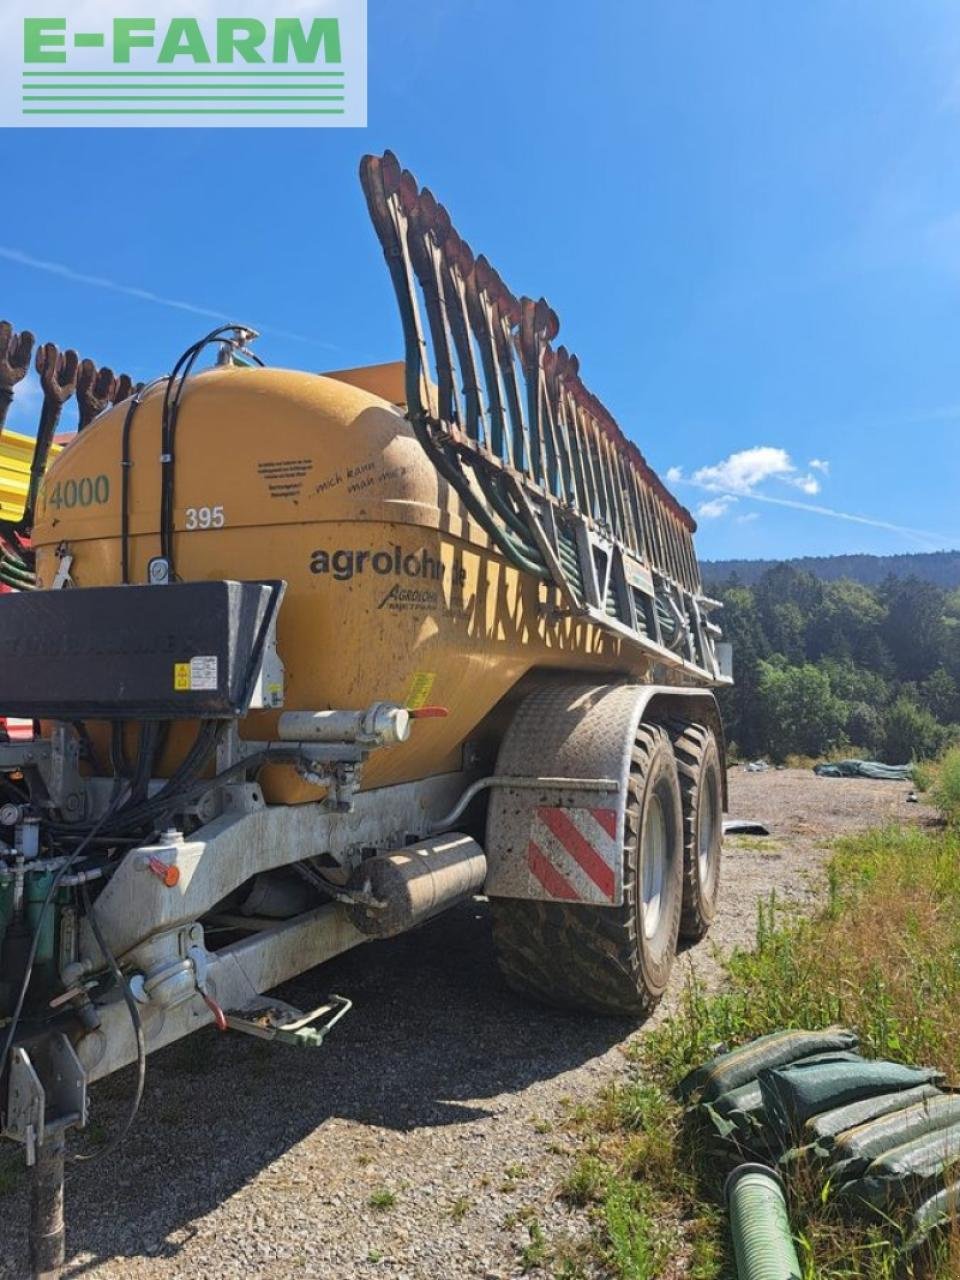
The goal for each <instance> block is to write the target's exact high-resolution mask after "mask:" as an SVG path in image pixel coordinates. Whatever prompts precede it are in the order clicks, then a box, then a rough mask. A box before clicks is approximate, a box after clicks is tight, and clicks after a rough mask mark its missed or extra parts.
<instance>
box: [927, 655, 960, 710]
mask: <svg viewBox="0 0 960 1280" xmlns="http://www.w3.org/2000/svg"><path fill="white" fill-rule="evenodd" d="M920 701H921V702H922V703H923V705H924V706H925V707H926V708H927V710H928V711H929V712H930V714H931V715H933V716H935V717H936V719H937V720H939V721H940V723H941V724H949V723H950V722H951V721H952V720H958V719H960V689H958V687H957V682H956V680H954V678H953V676H952V675H951V674H950V672H949V671H948V670H947V669H946V667H937V669H936V671H934V672H932V673H931V674H930V675H929V676H928V677H927V678H926V680H924V682H923V683H922V684H921V686H920Z"/></svg>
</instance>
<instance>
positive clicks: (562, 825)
mask: <svg viewBox="0 0 960 1280" xmlns="http://www.w3.org/2000/svg"><path fill="white" fill-rule="evenodd" d="M620 856H621V851H620V842H619V841H618V839H617V811H616V809H558V808H551V807H547V806H545V805H541V806H540V807H538V808H537V810H536V814H535V816H534V819H533V822H532V823H531V827H530V842H529V844H528V846H527V867H528V869H529V871H530V873H531V875H532V876H533V877H534V878H535V879H536V880H537V881H538V882H539V884H540V886H541V887H542V888H543V889H545V890H546V892H547V895H548V896H549V897H551V898H556V899H559V900H562V901H567V902H596V901H597V898H598V896H599V897H600V898H601V899H603V900H605V901H607V902H614V901H615V900H616V891H617V866H618V864H619V861H620Z"/></svg>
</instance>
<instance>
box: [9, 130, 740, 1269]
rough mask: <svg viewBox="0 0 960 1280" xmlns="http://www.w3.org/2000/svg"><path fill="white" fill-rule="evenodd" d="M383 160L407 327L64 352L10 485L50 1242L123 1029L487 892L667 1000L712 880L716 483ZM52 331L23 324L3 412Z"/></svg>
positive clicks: (23, 932) (19, 1062)
mask: <svg viewBox="0 0 960 1280" xmlns="http://www.w3.org/2000/svg"><path fill="white" fill-rule="evenodd" d="M361 182H362V184H363V189H364V194H365V196H366V200H367V204H368V207H369V211H370V215H371V218H372V221H373V225H374V228H375V230H376V233H377V235H378V237H379V239H380V242H381V244H382V246H383V249H384V253H385V257H386V262H387V266H388V269H389V272H390V276H391V279H392V282H393V285H394V289H395V292H396V297H397V302H398V304H399V310H400V318H401V322H402V330H403V339H404V352H405V359H404V361H403V362H401V363H398V364H395V365H384V366H377V367H373V368H362V369H353V370H342V371H339V372H335V373H330V374H326V375H324V376H317V375H314V374H309V373H299V372H292V371H290V370H283V369H270V368H265V367H263V366H262V363H261V361H260V358H259V357H258V355H256V354H255V353H254V351H253V349H252V344H253V341H254V339H255V337H256V334H255V333H254V332H253V331H252V330H250V329H248V328H244V327H241V326H236V325H230V326H225V327H223V328H220V329H217V330H215V331H214V332H213V333H210V334H208V335H207V336H206V337H204V338H203V339H201V340H200V341H198V342H196V343H195V344H193V345H192V346H191V347H189V348H188V349H187V351H186V352H185V353H184V354H183V355H182V356H181V357H180V359H179V360H178V361H177V362H176V364H175V365H174V367H173V370H172V372H171V373H170V374H169V375H166V376H163V377H160V378H158V379H157V380H156V381H155V382H152V383H149V384H147V385H141V386H137V387H134V386H132V385H131V383H130V380H129V379H127V378H121V379H117V378H115V377H114V375H113V374H112V372H111V371H110V370H109V369H97V368H96V367H95V366H94V365H93V364H92V362H90V361H82V362H81V361H79V360H78V358H77V356H76V354H75V353H74V352H72V351H71V352H66V353H61V352H59V351H58V350H57V349H56V348H55V347H53V346H52V345H50V344H48V345H47V346H44V347H41V348H40V349H39V351H38V354H37V368H38V370H39V373H40V378H41V384H42V387H43V391H44V402H43V410H42V414H41V421H40V425H39V428H38V432H37V439H36V445H35V450H34V453H33V457H32V458H31V460H30V468H29V471H30V477H28V478H27V480H26V483H21V485H20V499H19V509H18V510H16V511H11V510H10V509H9V504H12V503H14V501H15V495H14V497H11V496H10V495H7V499H6V500H7V502H8V506H7V507H5V508H4V519H3V521H2V523H0V581H2V582H3V583H4V584H5V585H6V586H7V587H8V588H10V590H9V591H8V592H7V593H6V594H4V595H3V596H2V597H0V716H4V717H17V718H19V719H20V720H21V721H22V720H26V721H28V722H32V723H33V725H34V733H33V736H32V737H31V738H30V739H29V740H28V741H23V740H16V741H15V740H13V739H12V738H11V739H10V740H8V741H6V742H4V740H3V737H2V735H0V1072H2V1076H0V1115H2V1124H3V1132H4V1134H5V1135H6V1136H7V1137H9V1138H12V1139H15V1140H16V1141H18V1142H21V1143H23V1144H24V1146H25V1147H26V1152H27V1159H28V1162H29V1163H30V1165H31V1167H32V1168H33V1169H34V1172H35V1176H34V1180H33V1185H34V1231H33V1241H34V1249H35V1260H34V1265H35V1267H36V1268H37V1269H38V1270H43V1269H44V1268H46V1269H47V1270H55V1268H56V1266H57V1265H58V1259H59V1258H60V1257H61V1256H62V1247H63V1241H62V1230H61V1226H60V1219H59V1218H58V1213H59V1204H60V1202H59V1201H58V1195H59V1177H60V1174H61V1173H62V1162H63V1151H64V1135H65V1133H66V1131H67V1130H68V1129H69V1128H71V1127H73V1126H82V1125H83V1124H84V1123H85V1121H86V1115H87V1088H88V1086H89V1084H91V1083H92V1082H94V1081H96V1080H98V1079H101V1078H102V1077H104V1076H106V1075H108V1074H109V1073H111V1072H113V1071H116V1070H117V1069H118V1068H120V1067H122V1066H125V1065H127V1064H129V1063H132V1062H136V1063H138V1066H139V1071H138V1080H139V1082H140V1084H139V1085H138V1090H137V1093H138V1095H139V1089H140V1087H142V1080H143V1073H144V1069H145V1059H146V1056H147V1055H148V1054H149V1053H150V1052H151V1051H153V1050H155V1049H157V1048H159V1047H161V1046H163V1045H166V1044H169V1043H170V1042H172V1041H173V1040H176V1039H177V1038H179V1037H181V1036H184V1035H186V1034H188V1033H189V1032H192V1031H194V1030H196V1029H197V1028H198V1027H200V1026H203V1025H206V1024H209V1023H215V1024H216V1025H217V1026H219V1027H220V1028H221V1029H222V1030H225V1031H231V1030H232V1031H235V1032H241V1033H248V1034H251V1035H256V1036H260V1037H263V1038H267V1039H275V1040H279V1041H286V1042H300V1043H316V1044H319V1043H320V1042H321V1041H322V1039H323V1037H324V1035H325V1034H326V1032H327V1031H328V1030H329V1028H330V1026H331V1025H332V1024H333V1022H335V1021H336V1020H337V1019H338V1018H339V1017H340V1016H341V1014H342V1013H343V1012H344V1009H345V1007H346V1006H345V1004H344V1002H342V1001H341V1000H340V999H338V998H332V999H330V1000H327V1001H325V1002H324V1003H323V1004H322V1005H321V1006H320V1007H319V1008H318V1009H314V1010H306V1011H302V1010H298V1009H294V1008H292V1007H291V1006H290V1005H288V1004H285V1003H284V1002H283V1001H282V1000H279V999H277V998H275V997H271V996H269V995H267V994H265V993H267V992H270V991H271V990H273V989H274V988H275V987H276V986H277V985H278V984H280V983H281V982H283V981H285V980H286V979H288V978H290V977H292V976H294V975H296V974H298V973H301V972H303V971H304V970H306V969H308V968H310V967H311V966H313V965H316V964H318V963H319V962H321V961H323V960H325V959H327V958H329V957H331V956H334V955H336V954H338V953H340V952H342V951H344V950H346V949H348V948H350V947H354V946H356V945H358V944H360V943H362V942H364V941H366V940H367V939H369V938H372V937H386V936H391V935H393V934H396V933H399V932H402V931H403V930H406V929H410V928H412V927H414V926H416V925H418V924H420V923H421V922H422V921H424V920H426V919H428V918H429V917H430V916H432V915H434V914H436V913H437V912H439V911H441V910H443V909H444V908H446V907H449V906H452V905H454V904H456V903H457V902H460V901H462V900H463V899H464V898H466V897H469V896H470V895H473V894H478V893H483V894H485V895H486V896H487V897H488V898H489V900H490V909H491V915H492V918H493V927H494V936H495V940H496V945H497V950H498V954H499V958H500V963H501V967H502V970H503V973H504V975H505V977H506V979H507V981H508V982H509V983H510V984H511V985H512V986H514V987H515V988H516V989H517V990H519V991H521V992H524V993H526V994H528V995H530V996H533V997H535V998H539V999H543V1000H547V1001H551V1002H554V1003H559V1004H563V1005H568V1006H573V1007H580V1008H585V1009H592V1010H599V1011H602V1012H609V1013H614V1014H629V1015H635V1016H642V1015H643V1014H645V1013H646V1012H647V1011H648V1010H649V1009H651V1008H652V1007H653V1005H654V1004H655V1003H656V1001H657V1000H658V999H659V997H660V996H661V994H662V992H663V990H664V988H665V985H666V982H667V978H668V975H669V972H670V968H671V964H672V961H673V957H674V954H675V951H676V946H677V940H678V935H679V934H680V933H681V932H682V933H684V934H685V935H687V936H691V935H692V936H699V935H701V934H703V933H704V932H705V931H706V929H707V927H708V925H709V923H710V921H711V919H712V917H713V915H714V912H715V910H716V903H717V893H718V884H719V873H720V837H721V828H722V812H723V802H724V768H723V738H722V729H721V725H720V719H719V715H718V712H717V707H716V702H715V698H714V694H713V688H714V687H716V686H718V685H720V684H722V683H724V682H726V681H727V680H728V679H729V674H728V665H729V664H728V659H727V655H726V654H725V653H724V651H723V647H722V646H720V645H719V644H718V639H719V629H718V627H717V625H716V623H715V622H714V621H713V619H712V613H713V611H714V610H715V608H716V606H715V603H714V602H713V601H711V600H709V599H707V598H706V597H705V596H704V593H703V590H702V587H701V583H700V576H699V571H698V567H697V561H696V557H695V554H694V550H693V541H692V534H693V532H694V524H693V521H692V519H691V518H690V516H689V514H688V513H687V512H686V511H685V510H684V509H683V508H682V507H681V506H680V505H679V504H678V503H677V502H676V500H675V499H674V498H673V497H672V496H671V495H670V494H669V493H668V492H667V490H666V489H665V488H664V487H663V485H662V484H661V483H660V481H659V480H658V479H657V477H656V476H655V475H654V474H653V472H652V471H651V470H650V469H649V467H648V466H647V465H646V463H645V462H644V460H643V458H642V456H641V455H640V453H639V452H638V450H637V449H636V447H635V446H634V445H633V444H631V443H630V442H629V441H628V440H627V439H626V437H625V436H624V435H623V433H622V432H621V431H620V429H619V428H618V426H617V425H616V423H615V422H614V421H613V419H612V417H611V415H610V414H609V412H608V411H607V410H606V409H605V408H604V407H603V405H602V404H601V403H600V402H599V401H598V400H597V399H596V398H595V397H594V396H593V395H591V393H590V392H588V391H587V389H586V388H585V386H584V384H583V382H582V381H581V379H580V376H579V371H578V364H577V361H576V359H575V357H573V356H571V355H570V354H569V353H568V352H567V351H566V350H565V349H564V348H563V347H556V346H555V345H554V341H555V338H556V334H557V329H558V322H557V319H556V316H555V315H554V314H553V312H552V311H551V310H550V308H549V307H548V306H547V304H546V303H545V302H543V301H542V300H541V301H540V302H534V301H533V300H531V299H528V298H517V297H515V296H514V295H513V294H511V293H510V291H509V290H508V289H507V287H506V285H505V284H504V283H503V281H502V280H501V279H500V277H499V276H498V274H497V273H496V271H495V270H494V269H493V268H492V267H491V266H490V264H489V263H488V262H487V261H486V259H485V258H483V257H482V256H481V257H474V255H473V254H472V252H471V250H470V249H469V247H468V246H467V245H466V243H465V242H464V241H463V240H461V239H460V237H459V236H458V235H457V233H456V231H455V230H454V229H453V227H452V225H451V222H450V219H449V216H448V215H447V213H446V211H445V210H444V208H443V207H442V206H441V205H439V204H438V203H437V202H436V201H435V199H434V198H433V197H432V196H431V195H430V193H429V192H428V191H426V190H421V189H420V188H419V187H418V185H417V183H416V181H415V180H414V179H413V177H412V176H411V175H410V174H409V173H407V172H405V171H402V170H401V169H400V167H399V165H398V164H397V161H396V159H395V158H394V157H393V156H392V155H391V154H390V153H387V154H386V155H385V156H383V157H367V158H365V160H364V161H363V164H362V167H361ZM32 347H33V340H32V337H31V336H30V335H29V334H23V335H19V336H18V335H15V334H14V333H13V332H12V330H11V329H10V327H9V326H4V327H3V328H0V425H2V415H3V413H4V412H5V408H6V405H7V404H9V401H10V399H11V396H12V394H13V391H14V388H15V387H16V385H17V383H18V382H19V381H20V379H21V378H22V377H23V376H24V374H25V373H26V371H27V368H28V364H29V361H30V357H31V354H32ZM74 394H76V396H77V399H78V401H79V406H80V430H79V431H78V433H77V435H76V437H75V438H74V439H73V440H72V441H70V442H69V443H67V445H66V447H65V448H63V450H62V452H60V453H59V454H58V455H57V456H56V457H53V458H52V461H51V457H52V453H51V444H52V441H53V438H54V433H55V431H56V427H57V421H58V417H59V412H60V407H61V405H62V404H63V403H64V402H65V401H66V400H67V399H68V398H69V397H70V396H71V395H74ZM18 447H19V446H18ZM3 449H4V443H3V437H2V436H0V456H2V451H3ZM48 464H49V465H48ZM20 469H21V473H23V472H24V468H23V465H22V463H21V468H20ZM0 474H2V472H0ZM134 1103H136V1099H134ZM134 1109H135V1107H134Z"/></svg>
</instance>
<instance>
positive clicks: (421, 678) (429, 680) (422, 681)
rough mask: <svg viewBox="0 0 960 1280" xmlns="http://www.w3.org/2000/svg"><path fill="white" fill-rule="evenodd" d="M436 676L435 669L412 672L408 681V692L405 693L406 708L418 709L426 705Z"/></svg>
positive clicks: (410, 709)
mask: <svg viewBox="0 0 960 1280" xmlns="http://www.w3.org/2000/svg"><path fill="white" fill-rule="evenodd" d="M436 678H437V673H436V672H435V671H415V672H414V673H413V679H412V680H411V681H410V692H409V694H407V709H408V710H409V711H419V710H420V708H421V707H422V706H425V705H426V701H427V699H428V698H429V697H430V691H431V689H432V688H433V682H434V680H436Z"/></svg>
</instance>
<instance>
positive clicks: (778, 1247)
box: [724, 1164, 801, 1280]
mask: <svg viewBox="0 0 960 1280" xmlns="http://www.w3.org/2000/svg"><path fill="white" fill-rule="evenodd" d="M724 1199H725V1200H726V1202H727V1206H728V1208H729V1210H730V1232H731V1234H732V1236H733V1251H734V1256H735V1257H736V1260H737V1276H738V1277H739V1280H800V1278H801V1271H800V1263H799V1262H798V1261H797V1251H796V1249H795V1247H794V1244H793V1233H792V1232H791V1230H790V1220H789V1218H788V1217H787V1203H786V1200H785V1198H784V1194H783V1185H782V1183H781V1181H780V1179H779V1178H778V1177H777V1175H776V1174H775V1173H774V1171H773V1170H772V1169H768V1168H767V1166H766V1165H762V1164H742V1165H740V1167H739V1168H737V1169H734V1171H733V1173H731V1174H730V1176H729V1178H727V1181H726V1185H725V1187H724Z"/></svg>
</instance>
